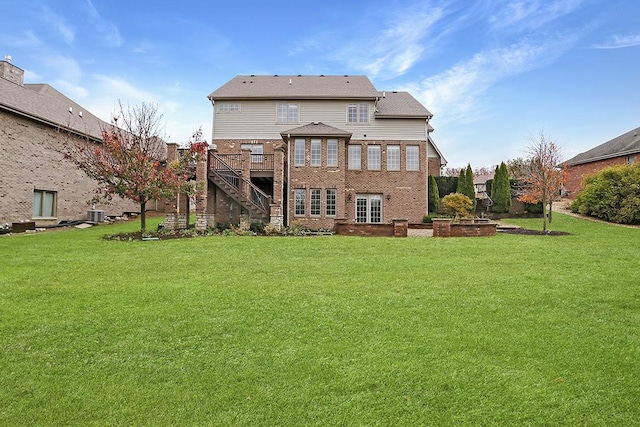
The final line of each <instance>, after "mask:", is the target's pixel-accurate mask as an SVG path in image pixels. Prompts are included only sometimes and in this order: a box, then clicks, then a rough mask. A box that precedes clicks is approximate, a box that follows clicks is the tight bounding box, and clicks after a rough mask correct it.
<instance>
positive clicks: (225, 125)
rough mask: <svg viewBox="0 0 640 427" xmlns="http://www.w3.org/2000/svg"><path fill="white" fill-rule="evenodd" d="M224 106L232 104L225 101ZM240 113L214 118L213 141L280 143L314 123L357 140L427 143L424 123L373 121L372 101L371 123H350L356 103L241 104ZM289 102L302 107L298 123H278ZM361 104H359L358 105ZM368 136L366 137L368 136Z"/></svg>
mask: <svg viewBox="0 0 640 427" xmlns="http://www.w3.org/2000/svg"><path fill="white" fill-rule="evenodd" d="M225 102H231V101H226V100H225ZM232 102H237V103H239V104H240V106H241V107H240V108H241V111H240V112H235V113H219V112H217V108H216V112H215V114H214V126H213V128H214V136H213V137H214V139H225V140H226V139H277V138H280V133H281V132H284V131H286V130H288V129H293V128H296V127H299V126H302V125H306V124H308V123H311V122H322V123H324V124H327V125H329V126H333V127H336V128H338V129H342V130H345V131H347V132H351V133H352V134H353V138H354V139H358V140H409V141H424V140H425V139H426V135H425V120H424V119H378V120H376V119H375V118H373V109H374V103H373V101H371V102H368V104H369V115H370V119H369V123H366V124H364V123H363V124H352V123H347V104H349V103H353V102H356V101H346V100H345V101H336V100H327V101H325V100H311V101H300V100H291V101H288V100H281V101H273V100H241V101H232ZM281 102H288V103H292V104H298V105H300V110H299V116H300V117H299V119H300V120H299V122H298V123H286V124H278V123H276V106H277V104H278V103H281ZM357 102H359V101H357ZM365 135H366V136H365Z"/></svg>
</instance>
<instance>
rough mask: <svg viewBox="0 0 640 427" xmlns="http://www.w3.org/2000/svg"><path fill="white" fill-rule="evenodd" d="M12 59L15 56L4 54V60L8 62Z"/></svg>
mask: <svg viewBox="0 0 640 427" xmlns="http://www.w3.org/2000/svg"><path fill="white" fill-rule="evenodd" d="M12 59H13V58H12V57H11V55H5V56H4V60H5V61H7V62H11V60H12Z"/></svg>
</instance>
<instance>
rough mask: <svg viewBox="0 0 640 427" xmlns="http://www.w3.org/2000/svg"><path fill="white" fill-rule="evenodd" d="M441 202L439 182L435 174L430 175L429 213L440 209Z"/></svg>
mask: <svg viewBox="0 0 640 427" xmlns="http://www.w3.org/2000/svg"><path fill="white" fill-rule="evenodd" d="M439 204H440V193H439V192H438V183H437V182H436V178H435V177H434V176H433V175H429V207H428V209H429V213H435V212H437V211H438V207H439Z"/></svg>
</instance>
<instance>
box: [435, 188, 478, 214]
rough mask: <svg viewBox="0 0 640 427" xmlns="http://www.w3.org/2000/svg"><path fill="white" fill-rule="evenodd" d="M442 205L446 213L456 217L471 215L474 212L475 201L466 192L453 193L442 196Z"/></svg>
mask: <svg viewBox="0 0 640 427" xmlns="http://www.w3.org/2000/svg"><path fill="white" fill-rule="evenodd" d="M442 207H443V210H444V211H445V213H447V214H448V215H451V216H453V217H454V218H460V217H463V218H464V217H470V216H471V212H473V202H472V201H471V199H470V198H469V197H467V196H465V195H464V194H460V193H453V194H448V195H446V196H444V197H443V198H442Z"/></svg>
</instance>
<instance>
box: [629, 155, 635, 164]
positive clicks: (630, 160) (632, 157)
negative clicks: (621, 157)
mask: <svg viewBox="0 0 640 427" xmlns="http://www.w3.org/2000/svg"><path fill="white" fill-rule="evenodd" d="M635 162H636V156H634V155H631V156H627V164H628V165H632V164H634V163H635Z"/></svg>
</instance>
